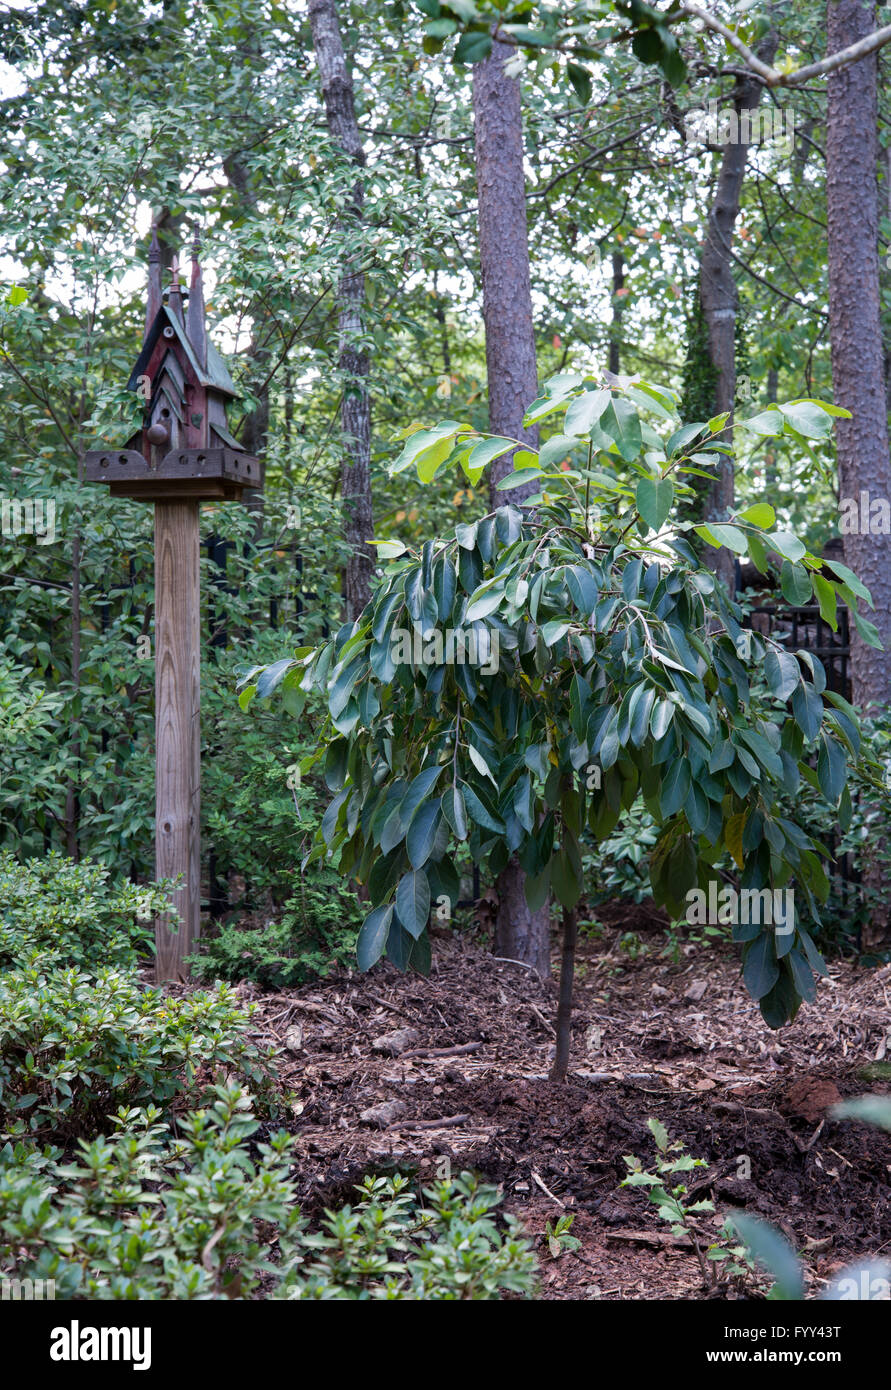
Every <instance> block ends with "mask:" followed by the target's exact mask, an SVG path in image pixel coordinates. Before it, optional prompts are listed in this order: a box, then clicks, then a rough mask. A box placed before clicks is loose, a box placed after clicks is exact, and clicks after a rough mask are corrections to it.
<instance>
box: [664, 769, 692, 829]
mask: <svg viewBox="0 0 891 1390" xmlns="http://www.w3.org/2000/svg"><path fill="white" fill-rule="evenodd" d="M689 793H690V764H689V761H688V760H687V759H686V758H676V759H675V760H674V762H672V764H671V766H670V767H669V769H668V772H667V773H666V774H665V779H664V781H663V783H662V793H661V796H660V798H659V807H660V810H661V811H662V814H663V816H673V815H675V814H676V813H677V812H678V811H679V810H680V809H681V807H682V806H683V805H684V803H685V802H686V800H687V797H688V795H689Z"/></svg>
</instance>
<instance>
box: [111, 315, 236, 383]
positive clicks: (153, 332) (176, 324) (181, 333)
mask: <svg viewBox="0 0 891 1390" xmlns="http://www.w3.org/2000/svg"><path fill="white" fill-rule="evenodd" d="M167 327H170V328H172V329H173V332H174V334H175V335H176V339H177V341H178V342H179V344H180V346H181V347H182V349H183V351H184V352H185V354H186V357H187V358H188V361H189V366H190V367H191V368H192V371H193V372H194V373H195V377H196V380H197V382H198V384H199V386H211V387H213V389H214V390H216V391H222V392H223V394H224V395H227V396H231V397H233V398H234V397H236V396H237V395H238V392H237V391H236V389H235V383H234V381H233V380H232V378H231V376H230V375H229V369H228V367H227V366H226V364H225V362H224V361H223V359H222V357H221V356H220V354H219V353H218V352H217V350H216V348H215V347H214V345H213V343H212V342H211V341H210V339H207V366H206V367H204V366H202V365H201V362H200V361H199V358H198V354H197V353H196V351H195V348H194V347H193V346H192V343H191V341H190V339H189V335H188V333H187V332H186V327H185V324H184V323H183V322H182V319H180V318H179V316H178V315H177V313H176V312H175V311H174V310H173V309H171V308H170V305H169V304H162V306H161V308H160V309H159V310H158V312H157V314H156V315H155V318H154V322H153V323H152V324H151V326H150V327H149V328H148V330H147V332H146V335H145V341H144V343H143V345H142V351H141V352H140V354H139V357H138V359H137V361H136V365H135V367H134V368H133V371H132V372H131V373H130V380H129V381H128V382H127V386H128V387H129V389H130V390H131V391H135V390H136V387H137V385H138V382H139V378H140V377H141V376H143V375H144V373H145V369H146V367H147V366H148V364H149V362H150V361H151V357H152V353H153V352H154V350H155V347H156V346H157V343H158V339H159V338H160V337H161V334H162V333H163V332H164V329H165V328H167Z"/></svg>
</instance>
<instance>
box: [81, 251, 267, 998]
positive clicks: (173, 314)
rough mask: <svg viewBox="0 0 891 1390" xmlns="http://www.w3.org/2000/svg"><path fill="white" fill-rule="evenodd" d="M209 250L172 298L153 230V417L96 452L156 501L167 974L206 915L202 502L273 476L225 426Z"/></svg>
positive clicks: (228, 390)
mask: <svg viewBox="0 0 891 1390" xmlns="http://www.w3.org/2000/svg"><path fill="white" fill-rule="evenodd" d="M198 252H199V246H198V241H197V237H196V240H195V243H194V246H193V250H192V278H191V286H190V290H189V293H188V296H184V294H183V292H182V290H181V289H180V284H179V267H178V264H177V261H176V259H174V262H173V267H172V284H171V286H170V289H169V292H168V294H167V298H166V301H165V299H164V295H163V291H162V286H161V254H160V248H159V246H158V238H157V233H156V231H155V229H153V230H152V242H151V248H150V250H149V284H148V299H147V305H146V326H145V339H144V341H143V345H142V352H141V353H140V355H139V360H138V361H137V363H136V366H135V367H134V369H133V372H132V374H131V376H130V380H129V382H128V385H129V387H130V388H131V390H135V391H136V392H137V393H138V394H139V395H140V396H141V397H142V399H143V400H144V401H145V403H146V409H145V418H144V421H143V427H142V429H141V430H140V431H139V432H138V433H137V434H135V435H134V436H133V437H132V438H131V439H130V440H128V442H127V444H126V445H125V446H124V448H122V449H95V450H91V451H90V452H89V453H88V454H87V457H86V477H87V480H88V481H90V482H100V483H107V484H108V486H109V487H110V489H111V494H112V496H113V497H130V498H136V499H138V500H141V501H144V502H152V503H154V507H155V650H154V657H155V873H156V876H157V877H158V878H172V879H177V880H179V884H180V886H179V887H178V889H177V891H176V894H175V898H174V906H175V908H176V912H177V915H178V917H179V930H178V931H174V930H172V929H171V921H170V919H169V917H167V916H162V917H159V918H158V919H157V921H156V924H155V942H156V950H157V962H156V971H157V978H158V979H159V980H182V979H184V978H185V976H186V975H187V973H188V967H187V966H186V964H185V961H186V958H187V957H188V956H189V955H190V954H191V953H192V951H193V950H194V948H195V945H196V943H197V940H198V935H199V930H200V920H201V918H200V913H201V841H200V828H201V724H200V705H201V686H200V673H201V643H200V637H201V626H200V622H201V592H200V581H199V573H200V571H199V557H200V535H199V506H200V503H201V502H202V501H226V500H232V499H236V500H237V499H240V497H241V493H242V490H243V489H244V488H245V487H250V488H261V487H262V486H263V465H262V463H261V462H260V461H259V460H258V459H256V458H253V457H252V456H251V455H249V454H246V453H245V452H244V450H243V449H242V447H241V445H240V444H239V443H238V442H237V440H235V439H233V438H232V435H231V434H230V433H229V431H228V429H227V426H226V406H227V403H228V401H229V400H231V399H233V398H234V396H235V394H236V392H235V387H234V385H233V383H232V379H231V377H230V376H229V373H228V371H227V369H226V365H225V363H224V362H223V359H222V358H221V357H220V355H219V353H218V352H217V351H216V349H215V348H214V347H213V344H212V343H210V341H209V340H208V337H207V329H206V324H205V310H204V294H203V289H202V282H201V267H200V264H199V260H198ZM184 298H188V313H187V317H185V318H184V315H183V300H184Z"/></svg>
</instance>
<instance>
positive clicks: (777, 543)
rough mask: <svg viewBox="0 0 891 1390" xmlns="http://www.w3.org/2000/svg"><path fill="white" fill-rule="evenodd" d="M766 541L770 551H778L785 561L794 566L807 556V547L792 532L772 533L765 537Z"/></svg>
mask: <svg viewBox="0 0 891 1390" xmlns="http://www.w3.org/2000/svg"><path fill="white" fill-rule="evenodd" d="M765 540H766V541H767V544H768V547H769V548H770V549H773V550H776V551H778V552H779V554H780V555H782V556H783V558H784V559H785V560H789V561H791V563H792V564H793V565H794V564H795V563H796V562H797V561H798V560H801V559H803V557H804V556H805V555H806V554H807V546H805V545H804V544H803V543H802V542H801V541H800V540H799V539H798V537H797V536H794V535H793V534H792V532H791V531H772V532H771V533H770V534H769V535H768V536H766V537H765Z"/></svg>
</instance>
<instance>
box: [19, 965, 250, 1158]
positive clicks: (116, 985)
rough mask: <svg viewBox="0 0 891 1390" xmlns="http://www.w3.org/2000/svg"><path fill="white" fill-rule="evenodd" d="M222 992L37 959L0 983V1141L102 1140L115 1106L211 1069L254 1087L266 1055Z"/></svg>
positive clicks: (196, 1079) (165, 1093) (190, 1084)
mask: <svg viewBox="0 0 891 1390" xmlns="http://www.w3.org/2000/svg"><path fill="white" fill-rule="evenodd" d="M249 1029H250V1011H249V1010H245V1008H244V1007H243V1005H242V1004H241V1003H240V1001H239V1000H238V997H237V995H236V994H235V992H234V991H233V990H232V989H231V988H230V987H229V986H228V985H225V984H218V985H216V986H215V987H214V988H213V989H207V990H198V991H194V992H192V993H189V994H185V995H182V996H173V995H169V994H165V993H164V991H163V990H161V989H154V988H146V987H144V986H143V985H142V984H141V983H140V981H139V980H138V978H137V977H136V976H135V975H134V974H131V973H128V972H126V971H119V970H115V969H112V968H107V969H99V970H97V971H96V972H95V973H87V972H86V971H81V970H75V969H67V970H60V969H56V968H53V967H50V968H49V969H47V968H46V967H45V966H44V964H43V963H42V962H41V961H40V959H39V958H37V959H35V961H34V963H33V964H32V965H31V966H28V967H26V968H23V969H21V970H16V971H8V972H7V973H6V974H3V975H0V1133H2V1132H6V1133H17V1132H24V1133H27V1132H31V1133H34V1134H39V1135H44V1134H45V1135H47V1136H48V1137H51V1138H54V1139H58V1138H66V1137H68V1136H79V1135H84V1134H94V1133H102V1132H103V1131H104V1130H105V1129H106V1128H107V1125H108V1116H109V1115H110V1114H111V1113H112V1112H113V1111H115V1110H117V1109H118V1108H119V1107H120V1106H122V1105H129V1106H133V1105H140V1104H147V1103H148V1102H150V1101H152V1102H155V1103H159V1104H162V1105H163V1104H166V1103H167V1102H168V1101H170V1100H172V1099H173V1097H174V1096H176V1095H178V1094H179V1093H180V1092H184V1091H190V1090H192V1089H193V1088H194V1087H195V1086H196V1084H200V1083H201V1081H202V1079H203V1080H204V1081H206V1082H208V1083H209V1082H210V1080H211V1079H212V1078H211V1070H212V1069H219V1070H222V1071H228V1072H231V1073H234V1074H236V1075H238V1076H240V1077H243V1078H248V1079H250V1080H251V1081H252V1082H254V1083H255V1084H256V1085H261V1084H262V1082H263V1077H264V1067H265V1066H266V1064H267V1062H268V1056H264V1055H263V1054H261V1053H260V1052H259V1050H258V1049H257V1047H256V1046H255V1045H254V1043H252V1042H251V1040H250V1036H249Z"/></svg>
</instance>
